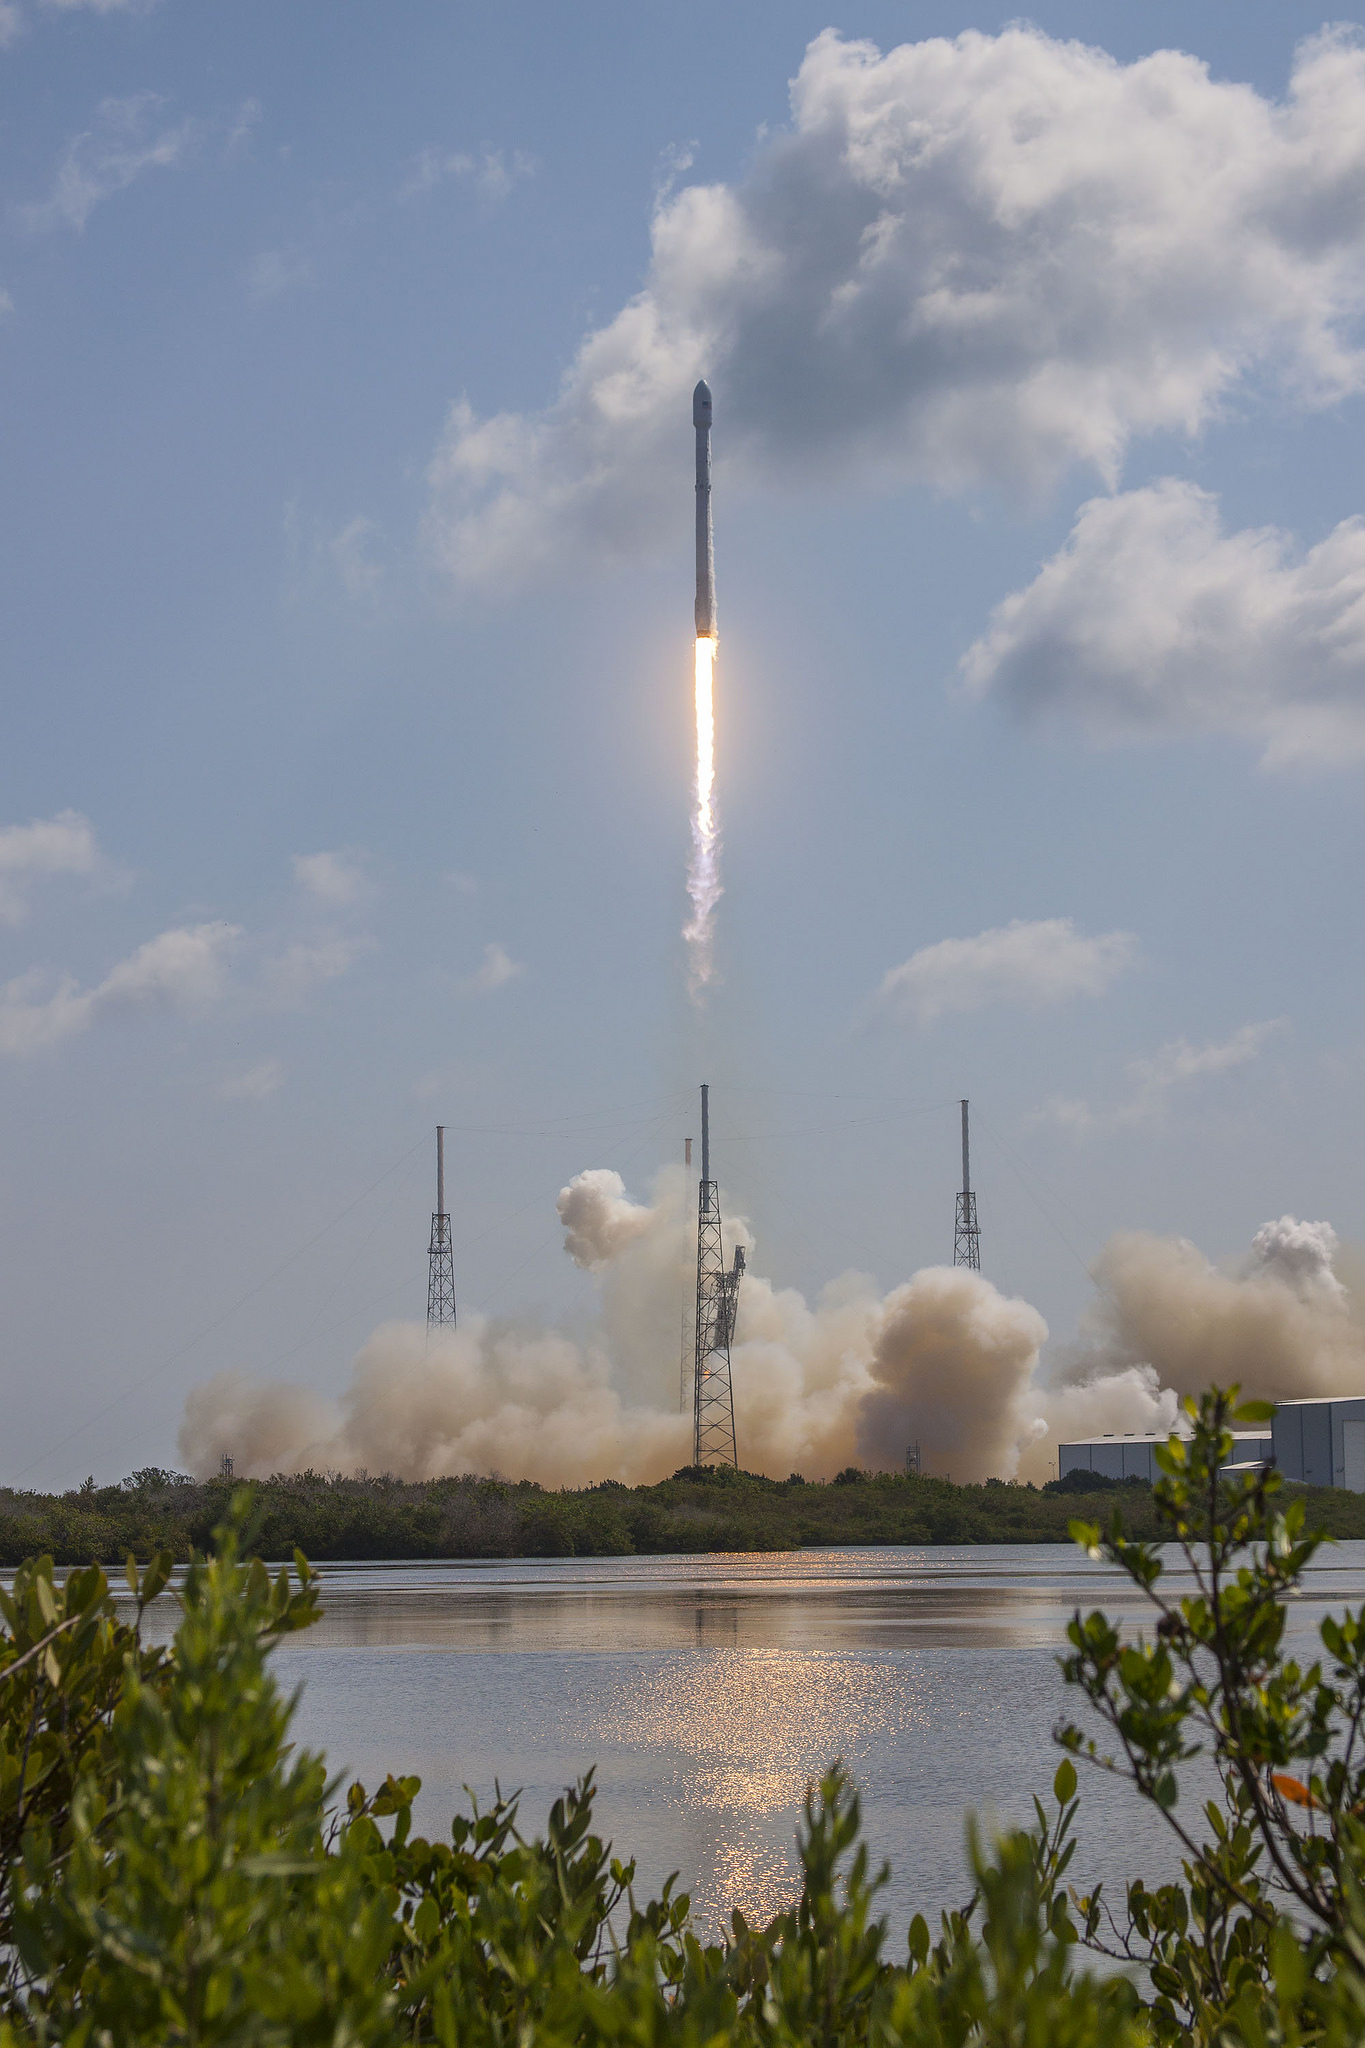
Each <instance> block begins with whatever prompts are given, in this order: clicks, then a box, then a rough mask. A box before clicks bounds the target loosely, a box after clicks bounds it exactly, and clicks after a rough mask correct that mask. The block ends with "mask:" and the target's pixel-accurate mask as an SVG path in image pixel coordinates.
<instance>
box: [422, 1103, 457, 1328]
mask: <svg viewBox="0 0 1365 2048" xmlns="http://www.w3.org/2000/svg"><path fill="white" fill-rule="evenodd" d="M440 1324H446V1325H448V1326H449V1328H451V1329H452V1330H453V1329H454V1327H455V1254H454V1251H453V1249H452V1247H451V1242H450V1218H449V1216H447V1214H446V1127H445V1125H444V1124H437V1126H436V1212H435V1214H434V1215H433V1217H432V1219H431V1243H430V1244H429V1245H428V1246H427V1328H428V1329H429V1330H430V1329H433V1328H435V1327H436V1326H437V1325H440Z"/></svg>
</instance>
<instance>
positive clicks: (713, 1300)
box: [692, 1083, 744, 1465]
mask: <svg viewBox="0 0 1365 2048" xmlns="http://www.w3.org/2000/svg"><path fill="white" fill-rule="evenodd" d="M743 1275H744V1253H743V1251H742V1250H741V1249H740V1248H739V1247H738V1246H736V1248H735V1262H734V1264H733V1266H732V1267H731V1268H730V1270H729V1272H728V1273H727V1272H726V1270H725V1251H724V1247H723V1246H722V1244H721V1236H720V1193H719V1189H718V1187H717V1185H716V1183H715V1181H713V1180H712V1178H711V1114H710V1090H709V1088H708V1087H707V1086H706V1084H705V1083H703V1084H702V1091H701V1180H700V1182H699V1183H698V1187H697V1321H696V1347H695V1351H694V1353H693V1358H694V1364H693V1371H692V1463H693V1464H694V1465H738V1463H739V1456H738V1452H737V1450H736V1446H735V1397H734V1389H733V1387H732V1386H731V1383H730V1344H731V1340H732V1339H733V1337H734V1334H735V1312H736V1310H737V1309H738V1307H739V1283H740V1280H741V1279H742V1278H743Z"/></svg>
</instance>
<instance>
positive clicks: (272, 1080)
mask: <svg viewBox="0 0 1365 2048" xmlns="http://www.w3.org/2000/svg"><path fill="white" fill-rule="evenodd" d="M283 1082H284V1062H283V1060H279V1059H276V1058H275V1057H274V1055H273V1054H272V1055H271V1057H270V1058H269V1059H264V1060H259V1061H258V1062H257V1064H256V1065H255V1066H254V1067H245V1068H241V1069H239V1070H238V1071H237V1072H235V1073H231V1074H225V1075H224V1076H223V1078H222V1080H221V1081H220V1082H219V1083H218V1093H219V1094H220V1095H221V1096H222V1097H223V1098H224V1100H225V1101H227V1102H264V1101H265V1099H266V1097H267V1095H273V1094H274V1093H275V1091H276V1089H277V1088H279V1087H281V1086H282V1085H283Z"/></svg>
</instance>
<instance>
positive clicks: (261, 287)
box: [246, 249, 316, 305]
mask: <svg viewBox="0 0 1365 2048" xmlns="http://www.w3.org/2000/svg"><path fill="white" fill-rule="evenodd" d="M315 275H316V273H315V271H314V269H313V260H312V258H311V257H310V256H307V255H305V254H304V252H303V251H302V250H301V249H265V250H263V251H262V252H261V254H260V255H259V256H257V257H256V258H255V260H254V261H253V262H252V264H251V266H250V268H249V270H248V271H247V280H246V283H247V291H248V292H249V293H250V295H251V297H252V298H253V299H255V300H256V302H257V304H258V305H264V304H266V303H267V302H268V301H269V300H271V299H278V298H282V297H283V296H284V294H285V293H286V292H292V291H296V290H298V288H299V287H300V286H301V285H310V284H312V282H313V280H314V277H315Z"/></svg>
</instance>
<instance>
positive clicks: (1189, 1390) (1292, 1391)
mask: <svg viewBox="0 0 1365 2048" xmlns="http://www.w3.org/2000/svg"><path fill="white" fill-rule="evenodd" d="M1334 1262H1340V1255H1339V1249H1338V1244H1337V1236H1336V1232H1335V1231H1334V1230H1333V1229H1332V1226H1331V1225H1330V1224H1329V1223H1302V1222H1299V1221H1298V1220H1297V1219H1296V1218H1295V1217H1293V1216H1281V1217H1280V1218H1279V1220H1278V1221H1277V1222H1273V1223H1267V1224H1265V1225H1264V1226H1263V1228H1262V1229H1260V1230H1259V1231H1257V1233H1256V1236H1255V1238H1254V1240H1253V1242H1252V1247H1251V1251H1250V1254H1249V1255H1248V1257H1247V1258H1246V1259H1245V1260H1243V1261H1242V1262H1241V1263H1240V1265H1238V1266H1236V1267H1235V1268H1232V1269H1226V1268H1221V1267H1218V1266H1215V1265H1213V1264H1212V1263H1211V1262H1210V1261H1209V1260H1208V1259H1206V1258H1205V1257H1204V1255H1203V1253H1202V1252H1201V1251H1199V1250H1198V1249H1197V1247H1196V1246H1194V1245H1192V1244H1191V1243H1190V1242H1189V1240H1188V1239H1187V1238H1173V1237H1154V1236H1150V1235H1148V1234H1147V1233H1145V1232H1142V1231H1128V1232H1123V1233H1121V1234H1120V1235H1118V1236H1116V1237H1113V1238H1111V1239H1110V1240H1109V1242H1108V1244H1107V1245H1106V1246H1105V1247H1104V1250H1103V1251H1102V1252H1101V1253H1100V1255H1099V1258H1098V1259H1097V1260H1096V1261H1095V1265H1094V1268H1093V1272H1094V1275H1095V1279H1096V1282H1097V1284H1098V1287H1099V1296H1098V1300H1097V1302H1096V1305H1095V1307H1094V1308H1093V1310H1092V1311H1091V1313H1090V1315H1089V1316H1088V1317H1087V1318H1086V1321H1085V1324H1084V1326H1083V1328H1082V1332H1081V1336H1080V1339H1079V1341H1078V1342H1077V1343H1076V1344H1074V1345H1072V1346H1070V1347H1068V1349H1067V1351H1066V1352H1065V1353H1064V1354H1063V1356H1062V1358H1061V1359H1060V1361H1059V1362H1058V1365H1057V1366H1056V1368H1054V1374H1053V1379H1054V1390H1053V1392H1052V1395H1051V1403H1052V1407H1053V1410H1054V1414H1056V1415H1062V1414H1065V1415H1066V1416H1067V1418H1068V1422H1069V1421H1070V1418H1071V1417H1073V1416H1074V1417H1075V1418H1076V1419H1077V1421H1079V1420H1080V1418H1082V1417H1084V1418H1086V1428H1085V1430H1084V1431H1082V1430H1081V1428H1079V1427H1070V1426H1068V1427H1067V1428H1065V1429H1063V1430H1062V1431H1061V1432H1060V1433H1061V1434H1062V1435H1063V1436H1067V1435H1077V1436H1079V1435H1081V1434H1083V1433H1084V1434H1089V1433H1091V1430H1092V1428H1093V1426H1094V1425H1093V1424H1092V1423H1091V1421H1090V1420H1089V1418H1090V1417H1092V1416H1094V1417H1100V1416H1103V1417H1104V1418H1105V1420H1104V1422H1103V1424H1102V1426H1103V1427H1107V1428H1109V1429H1115V1428H1123V1429H1146V1428H1159V1427H1164V1426H1166V1422H1167V1418H1168V1415H1169V1414H1170V1413H1171V1412H1172V1411H1173V1407H1174V1401H1175V1398H1176V1397H1177V1396H1180V1395H1184V1394H1193V1393H1198V1392H1199V1391H1200V1389H1201V1388H1203V1387H1206V1386H1208V1385H1210V1384H1211V1383H1212V1382H1217V1383H1218V1384H1220V1385H1227V1384H1229V1383H1230V1382H1233V1381H1235V1382H1236V1383H1237V1384H1238V1385H1240V1386H1241V1387H1242V1389H1243V1391H1244V1393H1246V1394H1247V1395H1249V1396H1256V1397H1259V1398H1263V1399H1266V1400H1272V1401H1285V1400H1295V1399H1300V1398H1305V1397H1309V1396H1312V1395H1315V1394H1318V1395H1321V1394H1360V1393H1365V1322H1362V1319H1361V1314H1360V1310H1359V1306H1358V1301H1357V1298H1356V1297H1355V1296H1353V1295H1352V1294H1351V1292H1350V1291H1349V1290H1348V1288H1347V1287H1346V1286H1345V1285H1343V1283H1342V1280H1341V1278H1340V1276H1339V1275H1338V1273H1337V1272H1336V1271H1335V1270H1334ZM1144 1404H1145V1406H1146V1411H1147V1413H1148V1414H1149V1415H1151V1416H1152V1417H1154V1418H1155V1417H1159V1419H1154V1420H1145V1419H1138V1418H1139V1417H1140V1416H1141V1414H1142V1410H1143V1407H1144ZM1110 1418H1112V1419H1110Z"/></svg>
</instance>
